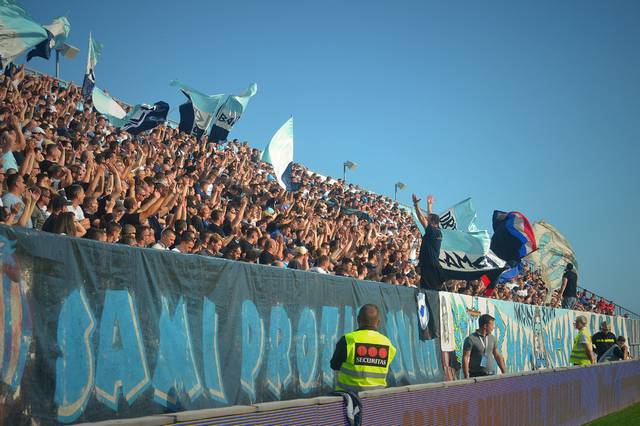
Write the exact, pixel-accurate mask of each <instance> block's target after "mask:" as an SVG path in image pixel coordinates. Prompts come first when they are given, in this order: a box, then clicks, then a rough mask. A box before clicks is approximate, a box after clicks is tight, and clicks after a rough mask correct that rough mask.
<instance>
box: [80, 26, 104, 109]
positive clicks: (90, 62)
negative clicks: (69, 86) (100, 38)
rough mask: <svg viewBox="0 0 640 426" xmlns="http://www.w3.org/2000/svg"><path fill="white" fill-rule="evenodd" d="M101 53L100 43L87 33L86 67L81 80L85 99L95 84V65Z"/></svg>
mask: <svg viewBox="0 0 640 426" xmlns="http://www.w3.org/2000/svg"><path fill="white" fill-rule="evenodd" d="M101 54H102V44H100V43H98V42H97V41H96V40H95V39H94V38H93V36H92V35H91V33H89V48H88V49H87V67H86V69H85V73H84V80H83V81H82V97H83V98H84V99H87V98H88V97H89V96H90V95H91V93H92V92H93V87H94V86H95V85H96V75H95V67H96V64H97V63H98V59H100V55H101Z"/></svg>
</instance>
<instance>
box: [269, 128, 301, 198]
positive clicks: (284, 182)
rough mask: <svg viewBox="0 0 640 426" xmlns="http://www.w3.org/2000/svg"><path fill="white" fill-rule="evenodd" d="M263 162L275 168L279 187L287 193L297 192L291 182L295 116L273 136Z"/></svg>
mask: <svg viewBox="0 0 640 426" xmlns="http://www.w3.org/2000/svg"><path fill="white" fill-rule="evenodd" d="M262 161H264V162H265V163H269V164H271V165H272V166H273V172H274V174H275V177H276V180H277V181H278V185H280V186H281V187H282V188H284V189H286V190H287V191H295V190H296V188H295V185H294V184H293V182H292V181H291V171H292V167H293V116H292V117H290V118H289V119H288V120H287V121H286V122H285V123H284V124H283V125H282V127H280V128H279V129H278V131H277V132H276V133H275V134H274V135H273V137H272V138H271V141H270V142H269V143H268V144H267V147H266V148H265V149H264V153H263V154H262Z"/></svg>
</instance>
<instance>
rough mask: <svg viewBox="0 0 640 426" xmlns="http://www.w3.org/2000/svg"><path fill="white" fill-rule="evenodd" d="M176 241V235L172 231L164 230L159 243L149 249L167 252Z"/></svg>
mask: <svg viewBox="0 0 640 426" xmlns="http://www.w3.org/2000/svg"><path fill="white" fill-rule="evenodd" d="M175 241H176V233H175V232H173V230H172V229H169V228H166V229H165V230H164V231H162V234H161V235H160V241H158V242H157V243H155V244H154V245H153V246H151V248H154V249H156V250H169V248H170V247H171V246H172V245H173V243H174V242H175Z"/></svg>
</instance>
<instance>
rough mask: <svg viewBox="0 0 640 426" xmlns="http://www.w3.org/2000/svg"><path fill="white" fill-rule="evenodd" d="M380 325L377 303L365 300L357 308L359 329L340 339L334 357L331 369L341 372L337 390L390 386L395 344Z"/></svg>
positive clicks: (371, 388) (358, 390)
mask: <svg viewBox="0 0 640 426" xmlns="http://www.w3.org/2000/svg"><path fill="white" fill-rule="evenodd" d="M379 326H380V317H379V310H378V307H377V306H376V305H373V304H366V305H364V306H363V307H362V308H360V311H359V312H358V329H357V330H356V331H353V332H351V333H347V334H345V335H344V336H343V337H342V338H340V340H338V343H337V344H336V349H335V351H334V352H333V357H332V358H331V369H332V370H335V371H337V372H338V378H337V383H336V390H338V391H350V392H360V391H367V390H374V389H382V388H385V387H386V386H387V373H388V372H389V366H390V365H391V362H392V361H393V357H394V356H395V354H396V348H395V347H394V346H393V345H392V344H391V341H390V340H389V339H388V338H387V337H386V336H385V335H383V334H381V333H380V332H378V327H379Z"/></svg>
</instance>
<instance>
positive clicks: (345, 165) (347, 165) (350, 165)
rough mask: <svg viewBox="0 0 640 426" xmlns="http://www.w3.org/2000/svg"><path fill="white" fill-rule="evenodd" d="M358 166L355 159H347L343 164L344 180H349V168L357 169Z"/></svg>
mask: <svg viewBox="0 0 640 426" xmlns="http://www.w3.org/2000/svg"><path fill="white" fill-rule="evenodd" d="M357 168H358V165H357V164H356V163H354V162H353V161H349V160H347V161H345V162H344V163H343V164H342V180H343V181H345V182H346V181H347V169H349V170H356V169H357Z"/></svg>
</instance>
